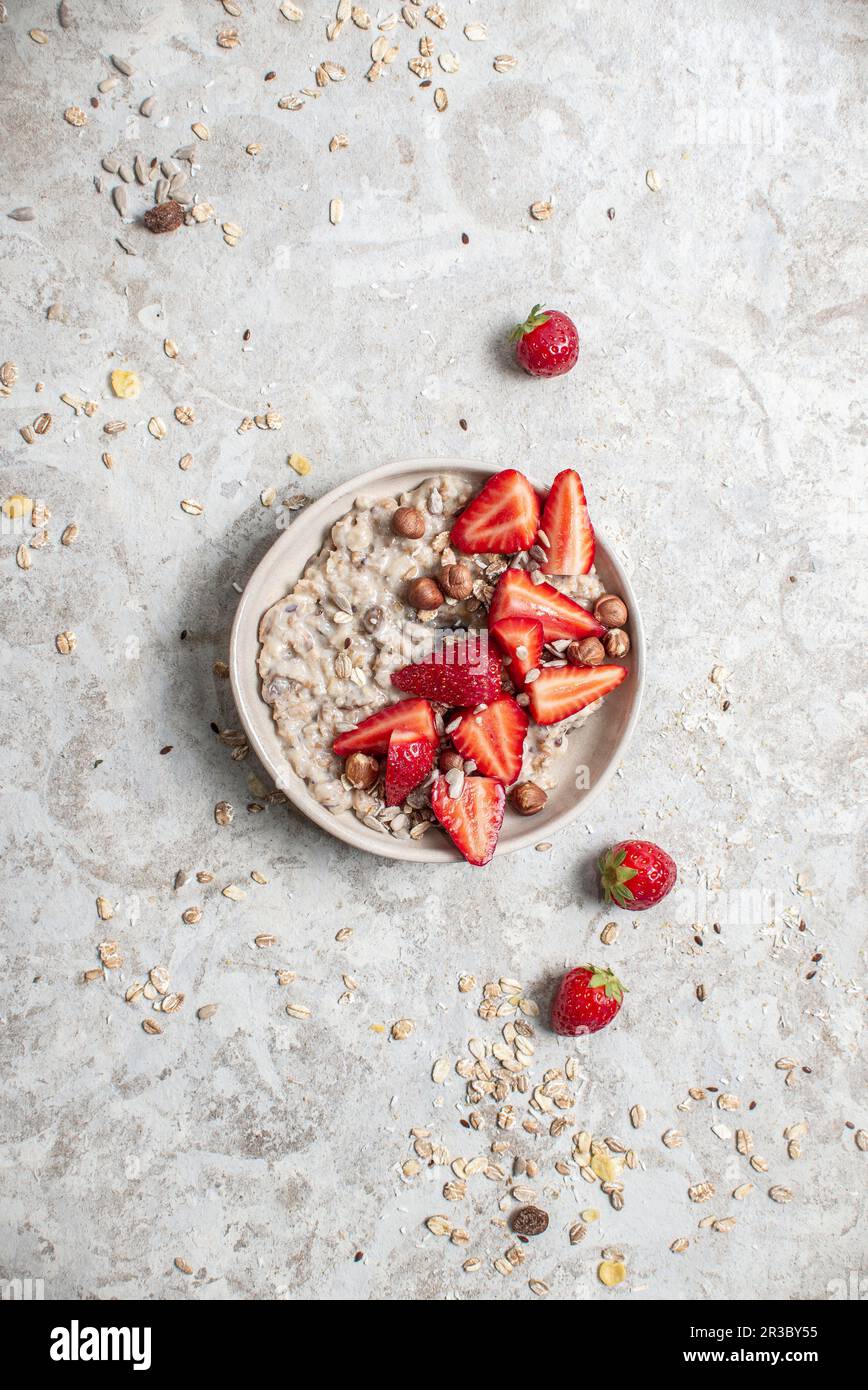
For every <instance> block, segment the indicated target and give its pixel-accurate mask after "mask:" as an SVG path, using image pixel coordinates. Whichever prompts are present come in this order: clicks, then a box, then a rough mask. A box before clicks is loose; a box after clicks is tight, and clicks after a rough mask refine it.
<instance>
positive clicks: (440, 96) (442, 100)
mask: <svg viewBox="0 0 868 1390" xmlns="http://www.w3.org/2000/svg"><path fill="white" fill-rule="evenodd" d="M434 105H435V106H436V107H437V110H438V111H445V110H446V108H447V106H448V105H449V97H448V96H447V94H446V88H445V87H437V88H436V89H435V92H434Z"/></svg>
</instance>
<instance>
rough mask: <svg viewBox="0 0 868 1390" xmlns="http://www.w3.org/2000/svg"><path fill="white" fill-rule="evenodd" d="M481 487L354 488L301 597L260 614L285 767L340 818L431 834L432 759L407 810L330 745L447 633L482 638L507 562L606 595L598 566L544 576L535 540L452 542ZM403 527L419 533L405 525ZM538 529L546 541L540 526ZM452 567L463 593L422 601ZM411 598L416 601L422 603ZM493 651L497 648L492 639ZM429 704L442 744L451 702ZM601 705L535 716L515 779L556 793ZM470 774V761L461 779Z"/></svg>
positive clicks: (593, 595) (511, 687)
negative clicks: (361, 779) (579, 736)
mask: <svg viewBox="0 0 868 1390" xmlns="http://www.w3.org/2000/svg"><path fill="white" fill-rule="evenodd" d="M473 491H474V490H473V488H472V486H471V484H470V483H469V481H466V480H462V479H460V478H457V477H455V476H453V475H451V474H448V475H444V476H439V477H432V478H430V479H427V480H426V481H425V482H424V483H422V484H420V485H419V486H418V487H417V488H415V489H413V490H412V491H410V492H405V493H401V494H400V495H398V496H390V497H377V496H371V495H364V494H363V495H360V496H358V497H357V498H356V500H355V502H354V504H353V506H352V507H351V509H350V510H349V511H348V512H347V513H346V515H345V516H343V517H341V518H340V520H338V521H337V522H335V524H334V525H333V527H332V528H331V533H330V536H329V539H328V541H327V542H326V544H325V545H324V546H323V547H322V549H321V550H320V551H319V553H318V554H316V555H313V556H312V557H311V559H310V560H309V561H308V563H307V565H306V567H305V570H304V573H303V575H302V577H301V578H300V579H299V580H298V582H297V583H296V584H295V586H294V588H293V589H292V591H291V592H290V593H288V594H287V595H286V596H285V597H284V598H282V599H281V600H280V601H279V602H277V603H275V604H274V605H273V606H272V607H271V608H269V609H268V611H267V612H266V613H265V614H264V616H263V617H262V619H261V622H260V627H259V640H260V643H261V650H260V654H259V661H258V668H259V675H260V677H261V682H262V685H261V689H262V695H263V698H264V700H265V701H266V703H267V704H268V705H270V707H271V711H272V717H273V719H274V722H275V724H276V726H277V729H278V732H279V735H280V738H281V741H282V744H283V748H284V752H285V756H286V760H287V763H288V765H289V767H291V768H292V770H293V771H294V772H295V773H297V774H298V776H299V777H301V778H303V780H304V781H305V782H306V783H307V786H308V788H309V790H310V792H311V794H312V795H313V796H314V797H315V798H316V800H317V801H318V802H319V803H320V804H321V805H322V806H324V807H326V808H327V809H328V810H330V811H332V812H333V813H335V814H336V815H337V814H341V813H344V812H352V813H354V814H355V815H356V816H357V817H358V818H359V819H360V820H362V821H363V822H364V823H365V824H366V825H368V826H369V827H371V828H372V829H377V830H378V831H382V832H383V833H391V834H394V835H398V836H406V835H410V836H412V837H413V838H419V837H420V836H421V835H422V834H424V833H425V832H426V830H427V829H428V828H429V826H430V825H431V823H432V821H434V815H433V813H432V810H431V784H432V782H433V781H434V780H435V779H436V778H437V776H438V773H437V767H436V763H435V767H434V769H433V770H432V771H431V772H430V774H429V775H428V776H427V778H426V779H425V780H424V781H422V782H421V784H420V785H418V786H417V787H416V788H415V789H414V790H412V791H411V792H410V793H409V795H408V796H407V797H406V799H405V801H404V802H403V804H401V805H391V806H390V805H387V804H386V801H385V798H384V794H383V785H382V779H380V780H378V781H375V782H374V784H373V785H358V784H356V785H354V784H353V782H352V781H351V780H350V778H349V777H348V776H347V775H346V774H347V770H348V769H347V767H346V766H345V762H344V758H342V757H338V756H337V755H336V754H335V753H334V752H333V751H332V745H333V742H334V740H335V739H336V738H337V737H338V736H339V735H341V734H344V733H346V731H349V730H352V729H354V728H355V727H356V726H357V725H358V724H359V723H360V721H363V720H365V719H366V718H368V717H369V716H371V715H373V714H375V713H376V712H378V711H380V710H382V709H383V708H384V707H386V706H389V705H391V704H393V703H394V702H395V701H396V700H398V699H402V698H404V696H403V693H402V690H399V689H396V688H395V686H394V685H393V683H392V678H393V676H394V675H395V674H396V672H398V671H400V670H401V668H404V667H406V666H407V665H408V663H413V662H418V661H419V660H420V659H421V658H424V656H425V655H426V654H427V652H429V651H430V649H431V647H432V645H433V643H434V641H435V639H437V638H438V637H439V638H442V636H443V633H444V632H446V631H450V630H457V631H459V632H467V633H470V634H474V633H478V634H480V636H479V640H480V641H483V642H484V641H486V640H487V639H488V634H487V632H486V631H485V630H486V625H487V623H488V606H489V603H490V601H491V598H492V594H493V592H494V586H495V585H496V583H497V581H498V579H499V577H500V576H501V575H502V574H503V573H504V572H505V571H506V570H507V569H508V568H509V569H521V570H524V571H525V572H526V574H527V575H528V576H529V577H530V579H531V580H532V581H533V583H534V584H538V583H540V581H545V583H546V584H551V585H553V586H554V588H555V589H557V590H558V592H559V593H561V594H564V595H566V596H568V597H569V598H572V599H573V600H575V602H577V603H578V604H580V605H581V607H582V608H583V609H585V610H590V609H592V608H593V607H594V604H595V603H597V601H598V600H600V599H601V596H603V594H604V589H603V585H602V584H601V582H600V580H599V578H598V577H597V575H596V572H595V571H594V570H593V568H591V570H590V572H589V573H586V574H581V575H578V574H574V575H569V576H557V575H551V574H547V573H546V574H541V573H540V565H541V564H542V562H543V561H544V560H545V558H546V551H545V549H544V548H543V547H542V546H541V545H540V544H539V538H538V539H537V542H536V543H535V544H533V545H531V546H530V547H529V548H528V549H527V550H524V551H520V552H518V553H517V554H512V555H507V554H501V553H494V552H491V553H482V554H479V553H474V554H470V555H467V554H463V553H462V552H460V551H458V550H456V549H455V547H454V545H453V543H452V542H451V539H450V532H451V530H452V527H453V525H454V524H455V522H456V519H457V517H458V514H459V513H460V512H462V510H463V509H464V508H465V507H467V504H468V503H469V502H470V500H471V498H472V496H473ZM400 509H405V510H404V511H400ZM399 511H400V515H399V516H398V517H397V518H396V513H399ZM405 515H406V516H407V517H410V518H411V519H412V525H409V524H408V525H405V526H402V527H400V528H399V527H398V526H397V525H396V521H397V522H402V521H404V519H405ZM407 529H409V530H410V531H411V532H412V534H402V533H401V532H402V531H404V530H407ZM396 531H398V533H397V534H396ZM540 537H541V538H542V539H543V540H545V537H544V535H543V533H540ZM450 566H452V567H455V569H456V570H458V569H461V570H462V571H463V570H464V567H465V566H466V567H467V569H469V575H467V574H465V576H464V580H465V582H464V583H463V585H455V584H453V586H452V587H453V589H454V590H456V592H453V593H452V594H450V593H448V592H443V593H440V594H439V599H440V602H439V603H438V604H437V606H436V607H423V606H421V603H422V599H423V597H424V595H423V593H422V591H421V590H420V589H418V588H414V585H413V581H415V580H423V581H425V580H430V579H431V578H432V577H433V579H434V581H435V584H434V588H435V590H436V589H437V583H436V581H437V580H438V578H439V577H440V576H442V575H444V574H447V572H448V567H450ZM444 588H445V586H444ZM411 600H412V601H411ZM413 602H418V603H419V604H420V606H418V607H414V606H413ZM600 630H601V631H602V629H600ZM569 645H570V642H569V640H568V639H564V638H562V639H559V640H555V641H551V642H547V643H546V645H545V648H544V652H543V657H542V662H541V666H544V667H545V668H555V669H557V668H559V667H566V666H567V665H568V662H567V658H566V655H565V652H566V649H567V648H568V646H569ZM573 645H575V643H573ZM491 648H492V649H494V648H495V643H494V641H493V640H492V641H491ZM534 674H535V673H534V672H531V673H530V675H529V676H528V677H527V679H531V678H532V677H533V676H534ZM536 674H539V673H536ZM503 676H504V691H505V692H510V693H512V694H514V695H516V698H517V701H518V703H519V704H520V705H524V706H525V707H526V706H527V704H528V696H527V694H526V693H522V689H521V686H520V684H519V683H518V682H517V681H516V682H513V681H512V680H510V672H509V664H508V662H506V663H505V664H504V667H503ZM527 688H528V689H529V688H530V687H529V686H528V687H527ZM432 703H433V712H434V719H435V724H436V732H437V735H439V736H440V737H441V740H444V739H445V726H444V716H446V714H447V706H446V705H445V704H438V703H437V701H436V700H433V702H432ZM451 703H452V704H455V703H456V702H455V701H453V702H451ZM600 703H601V701H600V700H595V701H593V702H592V703H589V704H587V706H586V707H585V708H583V709H582V710H581V711H580V712H578V713H576V714H575V715H573V716H571V717H569V718H566V719H563V720H560V721H559V722H557V723H556V724H554V725H552V726H550V727H541V726H539V725H537V724H535V723H534V722H533V721H531V722H530V725H529V728H528V730H527V737H526V739H525V742H524V747H523V752H522V756H521V771H520V774H519V778H518V779H516V780H518V781H521V782H522V783H524V782H530V783H532V784H534V785H535V787H536V788H539V789H542V791H543V792H546V791H548V790H551V788H553V787H554V786H555V785H556V783H557V780H558V765H559V762H560V759H561V758H562V756H563V754H564V752H565V750H566V746H567V740H568V736H569V732H570V730H571V729H573V728H574V727H575V726H576V725H577V724H578V723H579V722H581V721H582V720H584V719H586V718H587V717H588V716H589V715H591V714H592V713H593V712H594V710H595V709H597V708H598V707H599V705H600ZM480 708H485V706H484V705H481V706H480ZM450 717H451V716H450ZM451 756H452V758H453V759H456V758H457V762H458V763H459V764H460V762H461V759H460V757H457V755H456V754H455V753H454V752H453V753H452V754H451ZM441 766H442V763H441ZM475 770H476V768H475V765H473V763H472V762H468V763H465V766H464V772H466V773H468V774H471V773H473V772H474V771H475ZM447 775H449V776H452V775H453V774H452V772H450V773H448V774H447ZM462 775H463V774H462V772H461V769H460V768H459V769H457V770H456V771H455V773H454V776H455V777H461V776H462ZM356 780H357V781H358V779H356ZM365 780H369V779H365ZM450 785H452V784H450ZM543 800H545V797H544V796H543ZM514 804H515V803H514ZM435 823H436V822H435Z"/></svg>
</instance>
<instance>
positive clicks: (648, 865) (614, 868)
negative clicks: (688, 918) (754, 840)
mask: <svg viewBox="0 0 868 1390" xmlns="http://www.w3.org/2000/svg"><path fill="white" fill-rule="evenodd" d="M599 669H600V668H599V666H598V667H597V670H599ZM677 877H678V870H677V868H676V867H675V860H674V859H672V858H670V856H669V855H668V854H667V853H666V851H665V850H664V849H661V848H660V846H659V845H655V844H652V842H651V841H650V840H622V841H621V843H620V844H619V845H615V846H614V847H613V848H612V849H610V850H608V851H607V852H606V853H605V854H604V855H603V857H602V859H601V860H600V884H601V886H602V889H603V896H604V897H605V899H606V902H607V903H614V904H615V906H616V907H624V908H626V909H627V911H628V912H643V911H644V910H645V908H646V907H654V906H655V904H656V903H659V902H660V901H661V899H663V898H665V897H666V894H667V893H668V892H669V891H670V890H671V889H672V888H674V887H675V880H676V878H677Z"/></svg>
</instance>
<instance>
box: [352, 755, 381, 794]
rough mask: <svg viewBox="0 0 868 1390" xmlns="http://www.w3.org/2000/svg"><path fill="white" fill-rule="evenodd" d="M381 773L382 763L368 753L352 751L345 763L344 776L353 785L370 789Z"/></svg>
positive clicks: (361, 788) (364, 789) (362, 789)
mask: <svg viewBox="0 0 868 1390" xmlns="http://www.w3.org/2000/svg"><path fill="white" fill-rule="evenodd" d="M379 775H380V764H379V763H378V762H377V759H376V758H370V757H368V754H367V753H351V754H350V756H349V757H348V758H347V760H346V762H345V763H344V776H345V777H346V779H347V781H348V782H349V784H350V786H351V787H357V788H358V789H359V790H360V791H365V792H366V791H370V789H371V787H373V786H374V784H375V783H376V781H377V778H378V777H379Z"/></svg>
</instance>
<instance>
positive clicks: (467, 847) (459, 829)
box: [431, 777, 506, 865]
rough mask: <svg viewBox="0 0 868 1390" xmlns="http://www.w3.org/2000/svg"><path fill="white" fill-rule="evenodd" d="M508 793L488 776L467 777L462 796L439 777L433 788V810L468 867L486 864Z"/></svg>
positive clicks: (501, 819)
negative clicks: (454, 794)
mask: <svg viewBox="0 0 868 1390" xmlns="http://www.w3.org/2000/svg"><path fill="white" fill-rule="evenodd" d="M505 806H506V792H505V791H504V790H503V787H502V786H501V784H500V782H495V781H492V779H491V778H489V777H465V779H464V786H463V787H462V789H461V795H460V796H450V794H449V783H448V782H447V781H446V778H445V777H438V778H437V781H436V782H435V783H434V786H433V787H432V789H431V810H432V811H433V812H434V814H435V816H436V817H437V819H438V820H439V822H440V824H441V825H442V826H443V829H444V830H445V831H446V834H447V835H448V836H449V838H450V839H451V840H452V842H453V843H454V844H455V845H457V846H458V848H459V849H460V850H461V853H462V854H463V855H464V858H465V859H466V860H467V862H468V864H479V865H482V864H487V863H488V861H489V859H490V858H491V856H492V855H493V854H494V850H495V846H496V844H497V837H498V835H499V834H500V827H501V825H502V823H503V810H504V807H505Z"/></svg>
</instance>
